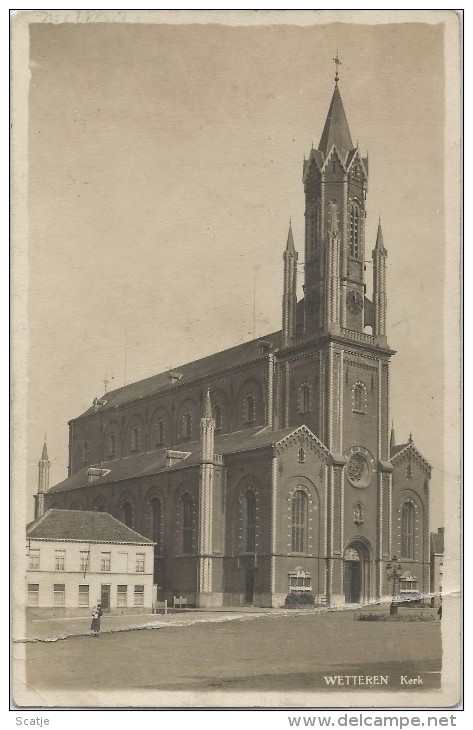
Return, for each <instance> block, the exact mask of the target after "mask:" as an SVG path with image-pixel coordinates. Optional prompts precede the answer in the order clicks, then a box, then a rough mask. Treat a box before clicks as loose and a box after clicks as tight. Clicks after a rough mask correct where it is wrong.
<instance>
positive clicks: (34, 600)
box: [28, 583, 39, 606]
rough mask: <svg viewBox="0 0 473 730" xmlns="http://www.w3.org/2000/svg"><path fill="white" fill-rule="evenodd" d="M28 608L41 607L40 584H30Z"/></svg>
mask: <svg viewBox="0 0 473 730" xmlns="http://www.w3.org/2000/svg"><path fill="white" fill-rule="evenodd" d="M28 606H39V583H28Z"/></svg>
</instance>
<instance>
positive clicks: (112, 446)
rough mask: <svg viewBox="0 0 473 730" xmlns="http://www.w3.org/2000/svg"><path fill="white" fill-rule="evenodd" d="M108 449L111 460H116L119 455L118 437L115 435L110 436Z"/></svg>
mask: <svg viewBox="0 0 473 730" xmlns="http://www.w3.org/2000/svg"><path fill="white" fill-rule="evenodd" d="M107 448H108V456H109V457H110V459H114V458H115V455H116V453H117V437H116V436H115V434H114V433H111V434H109V436H108V442H107Z"/></svg>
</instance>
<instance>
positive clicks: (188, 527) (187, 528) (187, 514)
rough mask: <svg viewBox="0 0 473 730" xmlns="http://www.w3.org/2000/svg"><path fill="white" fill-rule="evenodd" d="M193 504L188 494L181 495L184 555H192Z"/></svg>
mask: <svg viewBox="0 0 473 730" xmlns="http://www.w3.org/2000/svg"><path fill="white" fill-rule="evenodd" d="M193 506H194V505H193V503H192V497H191V495H190V494H183V495H182V497H181V516H182V523H181V524H182V552H183V553H184V554H185V555H191V554H192V553H193V544H192V542H193V540H192V538H193V514H192V513H193Z"/></svg>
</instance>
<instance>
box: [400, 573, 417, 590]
mask: <svg viewBox="0 0 473 730" xmlns="http://www.w3.org/2000/svg"><path fill="white" fill-rule="evenodd" d="M399 590H400V592H401V593H417V578H416V577H415V576H413V575H412V573H409V572H406V573H404V574H403V575H402V576H401V580H400V582H399Z"/></svg>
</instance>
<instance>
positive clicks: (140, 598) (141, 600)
mask: <svg viewBox="0 0 473 730" xmlns="http://www.w3.org/2000/svg"><path fill="white" fill-rule="evenodd" d="M133 603H134V605H135V606H144V605H145V587H144V586H135V591H134V602H133Z"/></svg>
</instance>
